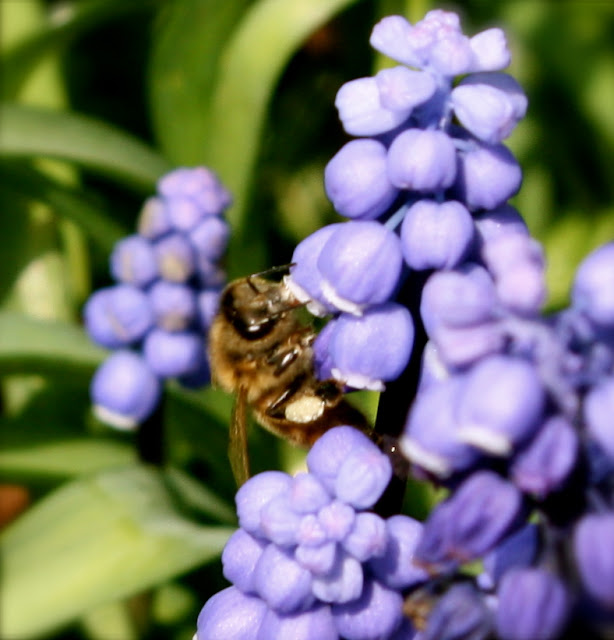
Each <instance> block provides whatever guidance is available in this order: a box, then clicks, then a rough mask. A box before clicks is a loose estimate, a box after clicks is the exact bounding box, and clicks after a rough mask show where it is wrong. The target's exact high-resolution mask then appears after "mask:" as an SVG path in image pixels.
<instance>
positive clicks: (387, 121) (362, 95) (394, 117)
mask: <svg viewBox="0 0 614 640" xmlns="http://www.w3.org/2000/svg"><path fill="white" fill-rule="evenodd" d="M335 107H337V111H338V112H339V119H340V120H341V122H342V124H343V128H344V129H345V130H346V131H347V133H349V134H350V135H352V136H374V135H377V134H379V133H384V132H386V131H390V130H391V129H394V128H396V127H398V126H399V125H400V124H402V123H403V122H405V120H407V118H408V117H409V114H410V113H411V107H408V108H406V109H404V110H400V111H393V110H392V109H385V108H384V107H382V106H381V103H380V92H379V87H378V86H377V81H376V79H375V78H358V79H357V80H350V82H346V83H345V84H344V85H342V86H341V88H340V89H339V91H338V92H337V96H336V97H335Z"/></svg>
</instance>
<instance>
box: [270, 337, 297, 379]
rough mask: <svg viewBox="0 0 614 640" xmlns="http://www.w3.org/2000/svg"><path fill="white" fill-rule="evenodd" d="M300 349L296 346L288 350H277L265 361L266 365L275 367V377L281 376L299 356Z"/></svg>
mask: <svg viewBox="0 0 614 640" xmlns="http://www.w3.org/2000/svg"><path fill="white" fill-rule="evenodd" d="M301 352H302V348H301V347H300V346H298V345H295V346H293V347H290V348H289V349H277V350H276V351H274V352H273V353H272V354H271V355H270V356H269V357H268V358H267V359H266V363H267V364H269V365H271V366H274V367H275V375H276V376H279V375H281V374H282V373H283V372H284V371H285V370H286V369H287V368H288V367H289V366H290V365H291V364H292V363H293V362H296V360H297V359H298V357H299V356H300V355H301Z"/></svg>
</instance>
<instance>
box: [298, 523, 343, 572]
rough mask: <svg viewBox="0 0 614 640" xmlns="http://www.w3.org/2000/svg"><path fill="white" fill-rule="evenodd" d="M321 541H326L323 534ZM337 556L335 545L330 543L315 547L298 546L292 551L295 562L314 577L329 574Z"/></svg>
mask: <svg viewBox="0 0 614 640" xmlns="http://www.w3.org/2000/svg"><path fill="white" fill-rule="evenodd" d="M323 539H324V540H326V534H325V533H324V536H323ZM337 555H338V553H337V544H336V543H335V542H331V541H329V542H324V543H322V544H319V545H317V546H311V544H309V545H307V544H299V545H298V546H297V547H296V549H295V550H294V558H295V560H296V561H297V562H298V563H299V564H300V565H301V567H303V568H304V569H307V570H308V571H310V572H311V573H312V574H313V575H314V576H316V577H317V576H325V575H328V574H329V573H331V571H332V570H333V568H334V566H335V562H336V561H337Z"/></svg>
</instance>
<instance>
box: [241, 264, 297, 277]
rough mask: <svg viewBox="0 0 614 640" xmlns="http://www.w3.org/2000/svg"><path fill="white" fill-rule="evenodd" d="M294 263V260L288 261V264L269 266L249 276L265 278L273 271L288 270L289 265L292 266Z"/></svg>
mask: <svg viewBox="0 0 614 640" xmlns="http://www.w3.org/2000/svg"><path fill="white" fill-rule="evenodd" d="M295 265H296V262H290V263H289V264H282V265H279V266H278V267H269V268H268V269H265V270H264V271H259V272H258V273H252V275H251V276H250V278H251V277H260V278H266V277H267V276H270V275H272V274H274V273H281V272H283V271H289V270H290V268H291V267H294V266H295Z"/></svg>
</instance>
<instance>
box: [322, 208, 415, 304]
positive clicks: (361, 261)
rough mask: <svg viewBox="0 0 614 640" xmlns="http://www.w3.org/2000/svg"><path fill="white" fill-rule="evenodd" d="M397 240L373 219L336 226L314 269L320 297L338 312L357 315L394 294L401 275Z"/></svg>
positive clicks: (395, 236)
mask: <svg viewBox="0 0 614 640" xmlns="http://www.w3.org/2000/svg"><path fill="white" fill-rule="evenodd" d="M402 264H403V256H402V253H401V242H400V240H399V238H398V236H397V235H396V234H395V233H394V232H393V231H390V230H389V229H387V228H386V227H384V226H383V225H381V224H379V223H378V222H374V221H367V220H365V221H362V220H361V221H352V222H346V223H345V224H342V225H339V226H338V227H337V228H336V229H335V231H334V232H333V233H332V234H331V236H330V238H329V239H328V241H327V242H326V244H325V245H324V247H323V248H322V252H321V253H320V257H319V258H318V263H317V266H318V269H319V270H320V273H321V274H322V277H323V282H322V291H323V293H324V297H325V298H326V300H327V301H328V302H329V303H330V304H333V305H334V306H336V307H337V308H338V309H339V310H340V311H346V312H348V313H354V314H356V315H360V314H361V313H362V311H363V310H364V308H365V307H366V306H367V305H373V304H381V303H383V302H386V301H388V300H389V299H390V297H391V296H392V295H393V294H394V292H395V290H396V288H397V286H398V283H399V278H400V275H401V267H402Z"/></svg>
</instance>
